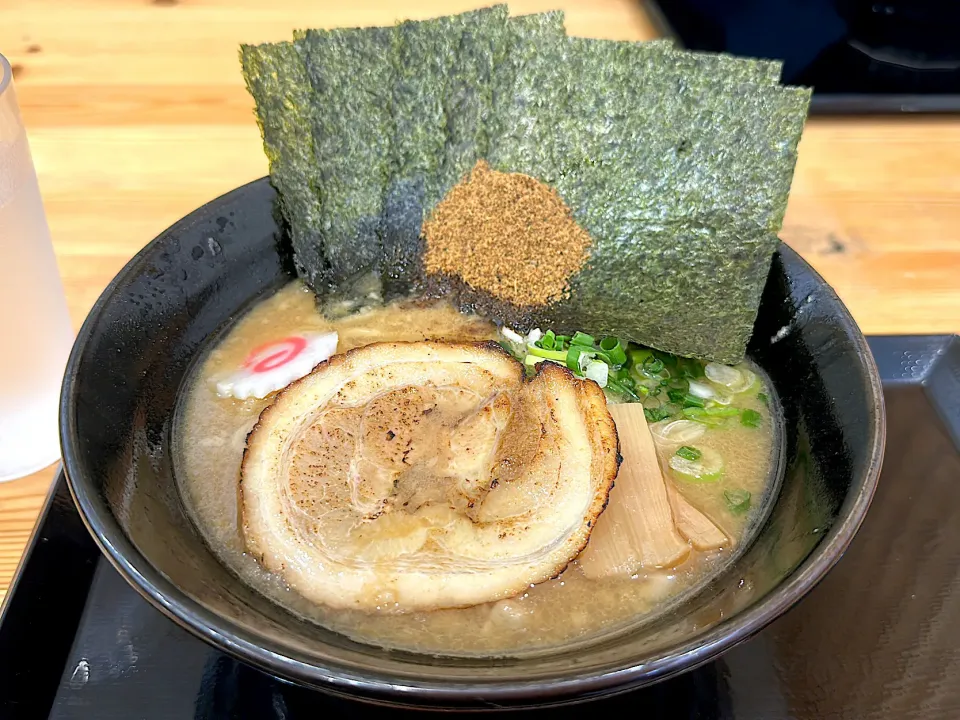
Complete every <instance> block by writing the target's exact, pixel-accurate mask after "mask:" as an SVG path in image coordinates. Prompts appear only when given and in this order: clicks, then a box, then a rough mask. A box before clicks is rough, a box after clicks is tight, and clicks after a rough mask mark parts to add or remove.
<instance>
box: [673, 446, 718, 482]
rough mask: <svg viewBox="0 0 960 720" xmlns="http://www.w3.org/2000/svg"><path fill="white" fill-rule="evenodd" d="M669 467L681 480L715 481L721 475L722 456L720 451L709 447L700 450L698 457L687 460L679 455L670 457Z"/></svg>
mask: <svg viewBox="0 0 960 720" xmlns="http://www.w3.org/2000/svg"><path fill="white" fill-rule="evenodd" d="M669 465H670V469H671V470H673V472H674V474H675V475H676V476H677V477H679V478H680V479H681V480H685V481H686V482H694V483H711V482H716V481H717V480H719V479H720V476H721V475H723V458H721V457H720V453H718V452H717V451H716V450H712V449H711V448H703V449H702V450H700V457H699V458H698V459H696V460H688V459H687V458H685V457H681V456H680V455H673V456H672V457H671V458H670V462H669Z"/></svg>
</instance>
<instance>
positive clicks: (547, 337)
mask: <svg viewBox="0 0 960 720" xmlns="http://www.w3.org/2000/svg"><path fill="white" fill-rule="evenodd" d="M556 340H557V336H556V335H554V334H553V330H547V331H546V332H545V333H544V334H543V337H542V338H540V340H539V341H538V342H537V345H539V346H540V347H542V348H544V349H545V350H553V349H554V347H555V345H556Z"/></svg>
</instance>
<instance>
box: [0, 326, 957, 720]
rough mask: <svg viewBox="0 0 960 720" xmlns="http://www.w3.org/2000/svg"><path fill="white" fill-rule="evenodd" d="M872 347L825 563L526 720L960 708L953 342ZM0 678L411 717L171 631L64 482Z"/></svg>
mask: <svg viewBox="0 0 960 720" xmlns="http://www.w3.org/2000/svg"><path fill="white" fill-rule="evenodd" d="M870 344H871V347H872V349H873V352H874V356H875V358H876V360H877V363H878V365H879V368H880V373H881V377H882V378H883V381H884V392H885V395H886V401H887V408H888V412H889V422H888V426H887V453H886V460H885V462H884V469H883V474H882V476H881V479H880V485H879V488H878V490H877V494H876V497H875V499H874V502H873V506H872V507H871V510H870V513H869V514H868V515H867V519H866V521H865V522H864V524H863V527H862V528H861V530H860V533H859V534H858V535H857V537H856V539H855V540H854V542H853V544H852V545H851V546H850V549H849V550H848V551H847V553H846V554H845V556H844V557H843V559H842V560H841V561H840V563H839V564H838V565H837V567H836V569H834V570H833V571H832V572H831V573H830V575H828V576H827V578H826V579H825V580H824V581H823V582H822V583H820V585H819V586H818V587H817V588H816V589H815V590H814V591H813V592H812V593H811V594H810V595H809V596H808V597H807V598H806V599H805V600H804V601H803V602H802V603H800V605H798V606H797V607H796V608H795V609H793V610H792V611H790V612H789V613H787V614H786V615H785V616H784V617H783V618H781V619H780V620H778V621H777V622H775V623H774V624H773V625H771V626H770V627H769V628H768V629H767V630H765V631H764V632H763V633H761V634H760V635H759V636H757V637H756V638H754V639H753V640H750V641H749V642H747V643H745V644H743V645H741V646H739V647H737V648H734V649H733V650H731V651H730V652H728V653H726V654H725V655H724V656H723V657H722V658H720V659H719V660H716V661H714V662H712V663H710V664H708V665H705V666H703V667H701V668H699V669H697V670H693V671H691V672H689V673H685V674H683V675H680V676H678V677H676V678H673V679H670V680H666V681H664V682H662V683H659V684H657V685H654V686H652V687H650V688H647V689H645V690H639V691H636V692H633V693H629V694H626V695H622V696H619V697H616V698H613V699H610V700H600V701H597V702H596V703H595V704H591V705H590V706H588V707H582V706H573V707H569V708H563V709H555V710H551V711H548V712H549V715H545V714H544V713H543V712H535V711H534V712H531V713H529V714H530V715H534V716H536V715H539V716H540V717H545V716H548V717H560V718H564V717H583V714H584V713H595V712H600V713H604V712H606V713H611V714H620V715H623V716H624V717H627V716H629V717H636V716H638V714H642V715H643V717H647V718H652V719H657V718H670V719H673V718H698V719H701V720H720V719H724V720H820V719H821V718H836V719H838V720H845V719H849V720H859V719H860V718H868V717H869V718H877V719H878V720H879V719H883V720H921V719H922V720H927V719H928V718H953V717H958V716H960V656H958V653H957V648H958V647H960V580H958V573H957V570H958V568H960V524H958V523H957V522H956V520H957V512H958V511H957V508H960V483H958V480H960V432H958V431H960V403H957V402H951V398H953V399H954V400H955V399H956V397H957V393H960V338H951V337H881V338H872V339H871V343H870ZM94 567H96V573H95V575H94V573H93V568H94ZM81 612H82V619H81ZM78 620H79V622H78ZM71 642H72V648H71V647H70V645H71ZM0 678H3V682H2V683H0V717H2V718H5V719H6V718H17V719H19V718H24V719H32V718H46V717H48V716H49V717H50V718H52V719H55V720H74V719H75V718H76V719H80V718H84V719H85V718H98V720H127V719H128V718H140V719H142V720H187V719H188V718H194V719H196V720H214V719H217V720H219V719H221V718H231V719H234V720H246V719H247V718H249V719H251V720H254V719H256V720H300V719H301V718H310V719H313V718H318V717H359V716H363V717H371V718H408V717H414V716H415V715H414V712H412V711H403V710H389V709H385V708H373V707H369V706H366V707H365V706H362V705H360V704H358V703H356V702H352V701H349V700H342V699H339V698H335V697H332V696H327V695H323V694H319V693H315V692H311V691H309V690H304V689H301V688H297V687H294V686H291V685H288V684H286V683H283V682H280V681H278V680H276V679H274V678H272V677H270V676H268V675H266V674H263V673H261V672H260V671H258V670H254V669H253V668H251V667H249V666H247V665H244V664H243V663H240V662H237V661H236V660H233V659H232V658H229V657H227V656H226V655H223V654H222V653H220V652H218V651H216V650H215V649H213V648H212V647H210V646H209V645H207V644H205V643H203V642H201V641H199V640H197V639H196V638H194V637H192V636H191V635H189V634H188V633H186V632H185V631H183V630H181V629H180V628H178V627H177V626H176V625H175V624H174V623H172V622H170V621H169V620H168V619H167V618H165V617H163V615H161V614H160V613H159V612H157V611H156V610H155V609H154V608H152V607H151V606H150V605H149V604H148V603H147V602H146V601H144V600H143V599H142V598H141V597H140V596H139V595H137V593H136V592H135V591H134V590H133V589H132V588H130V586H129V585H128V584H127V583H126V582H124V581H123V579H122V578H121V577H120V576H119V575H118V574H117V573H116V571H115V570H113V568H112V567H110V565H109V563H108V562H107V561H106V559H105V558H103V557H102V556H101V555H100V553H99V551H98V550H97V547H96V545H95V543H94V542H93V540H92V539H91V538H90V536H89V535H88V534H87V532H86V531H85V530H84V528H83V527H82V524H81V523H80V519H79V516H78V515H77V513H76V510H75V508H74V507H73V504H72V502H71V501H70V497H69V494H68V492H67V489H66V483H65V482H64V480H63V478H62V477H61V478H59V479H58V481H57V483H56V484H55V486H54V493H53V494H52V496H51V499H50V500H49V501H48V503H47V507H46V509H45V511H44V513H43V515H42V516H41V519H40V523H39V525H38V527H37V531H36V534H35V535H34V538H33V540H32V542H31V544H30V548H29V550H28V553H27V555H26V557H25V562H24V565H23V566H22V568H21V570H20V572H19V574H18V576H17V579H16V580H15V582H14V586H13V587H12V588H11V591H10V595H9V598H8V602H7V605H6V608H5V612H4V615H3V618H2V621H0Z"/></svg>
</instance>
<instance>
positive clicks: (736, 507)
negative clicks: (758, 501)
mask: <svg viewBox="0 0 960 720" xmlns="http://www.w3.org/2000/svg"><path fill="white" fill-rule="evenodd" d="M750 497H751V495H750V491H749V490H744V489H742V488H735V489H733V490H724V491H723V499H724V500H725V501H726V503H727V509H728V510H730V512H732V513H733V514H734V515H740V514H741V513H745V512H746V511H747V510H749V509H750Z"/></svg>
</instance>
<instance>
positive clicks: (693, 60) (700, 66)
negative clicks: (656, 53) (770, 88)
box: [668, 49, 783, 85]
mask: <svg viewBox="0 0 960 720" xmlns="http://www.w3.org/2000/svg"><path fill="white" fill-rule="evenodd" d="M668 54H669V55H670V60H671V63H672V65H673V67H674V69H675V70H686V71H688V72H692V73H700V74H701V75H705V76H709V77H712V78H716V79H718V80H723V81H726V82H727V83H730V82H755V83H758V84H764V83H766V84H771V85H777V84H779V82H780V75H781V73H782V71H783V63H782V62H780V61H779V60H759V59H755V58H745V57H737V56H736V55H729V54H727V53H710V52H689V51H686V50H677V49H671V50H670V52H669V53H668Z"/></svg>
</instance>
